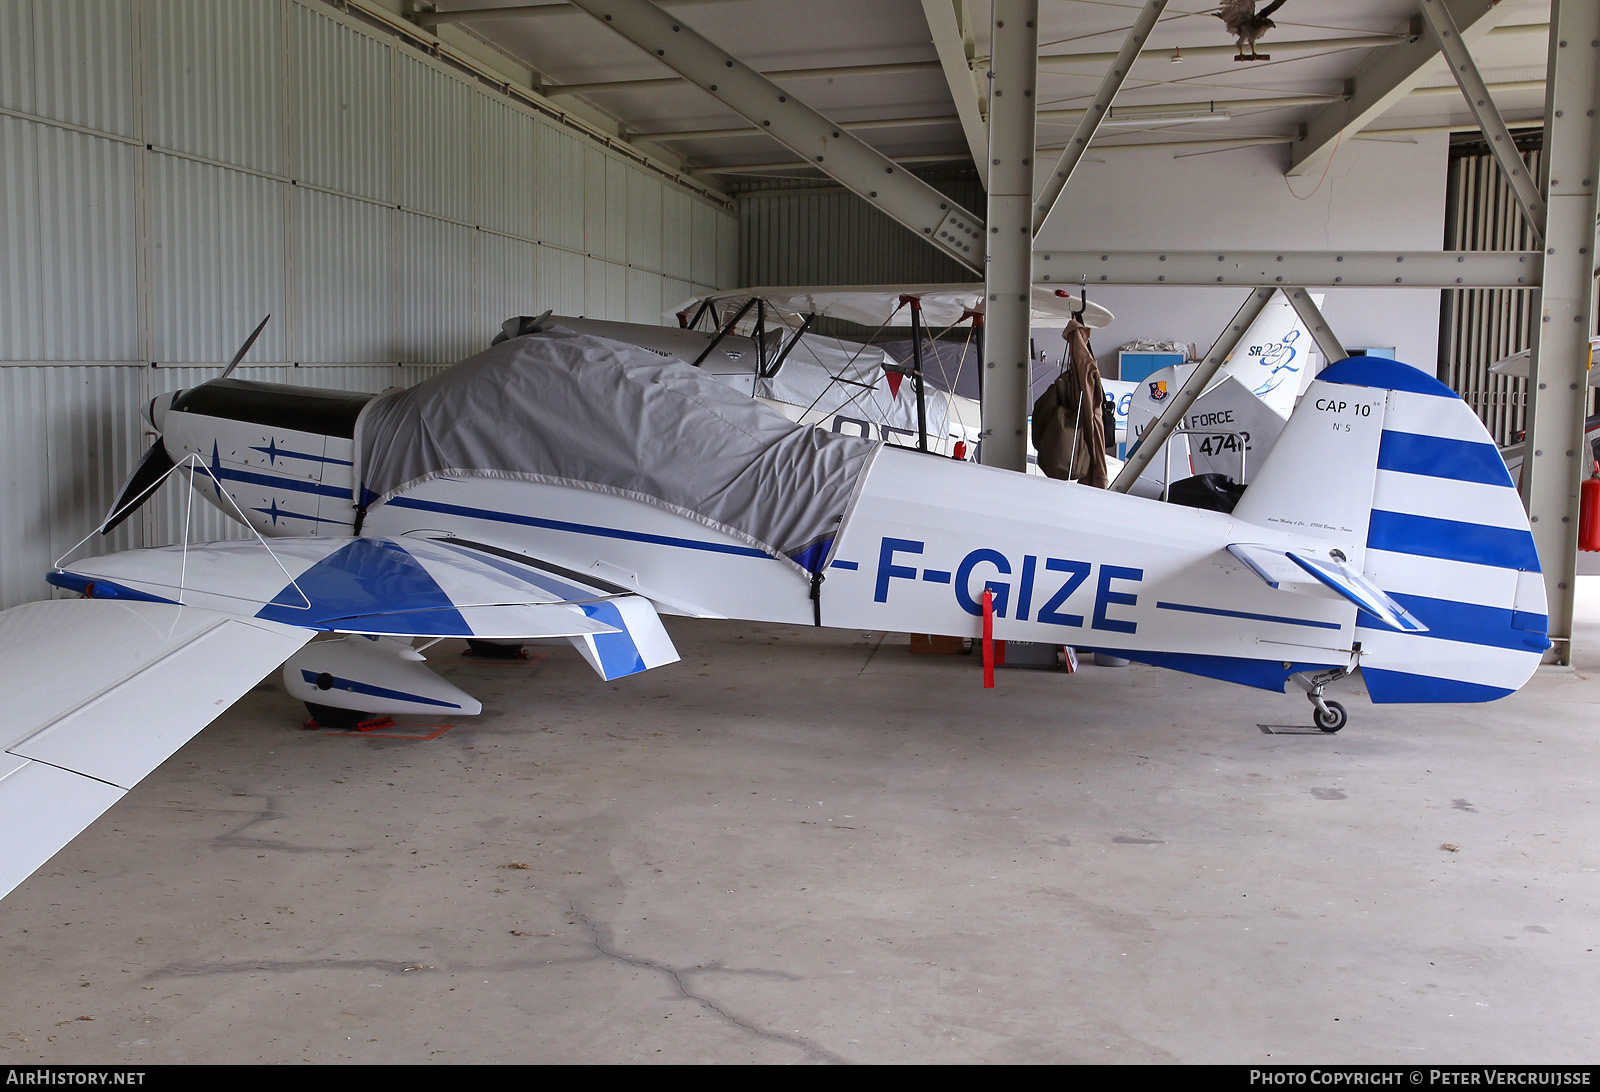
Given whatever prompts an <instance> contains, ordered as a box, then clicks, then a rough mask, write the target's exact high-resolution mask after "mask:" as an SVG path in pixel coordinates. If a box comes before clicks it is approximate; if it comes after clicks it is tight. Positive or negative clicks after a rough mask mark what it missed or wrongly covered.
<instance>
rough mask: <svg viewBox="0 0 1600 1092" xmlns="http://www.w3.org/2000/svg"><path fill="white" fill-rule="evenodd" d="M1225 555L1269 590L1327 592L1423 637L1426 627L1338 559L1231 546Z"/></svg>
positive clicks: (1248, 545) (1392, 626)
mask: <svg viewBox="0 0 1600 1092" xmlns="http://www.w3.org/2000/svg"><path fill="white" fill-rule="evenodd" d="M1228 552H1229V553H1230V554H1232V555H1233V556H1234V557H1236V558H1238V559H1239V560H1240V561H1242V562H1244V564H1245V566H1246V567H1247V568H1248V569H1249V570H1250V571H1251V572H1253V573H1255V574H1256V575H1257V576H1258V577H1260V578H1261V580H1262V581H1263V582H1264V583H1265V584H1266V585H1267V586H1268V587H1270V588H1275V589H1277V590H1279V591H1285V592H1299V593H1301V594H1305V593H1307V592H1314V591H1316V590H1318V589H1319V588H1327V589H1329V590H1331V591H1333V592H1334V593H1335V594H1337V595H1339V596H1341V597H1342V598H1344V599H1348V600H1349V601H1350V602H1352V603H1354V604H1355V605H1356V606H1357V607H1358V608H1360V609H1361V610H1363V611H1365V612H1366V613H1367V614H1370V615H1371V616H1372V617H1373V618H1375V619H1376V620H1377V621H1378V623H1379V624H1380V625H1383V626H1387V627H1388V628H1389V629H1393V630H1398V631H1400V632H1402V633H1426V632H1427V631H1428V627H1427V626H1425V625H1423V624H1422V623H1421V622H1419V621H1417V619H1416V618H1415V617H1414V616H1413V615H1412V614H1411V613H1410V612H1409V611H1407V610H1406V609H1405V607H1403V606H1401V605H1400V604H1399V603H1397V602H1395V600H1394V599H1393V598H1391V597H1390V596H1389V595H1388V594H1386V593H1385V592H1384V591H1383V589H1382V588H1379V587H1378V586H1377V585H1376V584H1374V583H1373V582H1372V581H1370V580H1368V579H1367V578H1366V576H1365V575H1363V574H1362V573H1361V572H1360V571H1358V570H1357V569H1355V568H1352V567H1351V566H1350V565H1347V564H1346V563H1345V562H1344V561H1343V560H1342V559H1340V558H1338V557H1334V556H1332V555H1331V554H1330V553H1329V552H1328V551H1324V550H1320V549H1312V548H1309V547H1308V548H1305V549H1298V550H1282V549H1278V548H1276V547H1273V546H1262V545H1257V544H1254V543H1244V542H1235V543H1232V544H1230V545H1229V546H1228Z"/></svg>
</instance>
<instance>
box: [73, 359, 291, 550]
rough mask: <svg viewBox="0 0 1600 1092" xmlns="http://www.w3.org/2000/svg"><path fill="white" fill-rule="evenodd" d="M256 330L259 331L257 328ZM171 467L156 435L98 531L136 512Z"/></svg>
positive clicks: (108, 530)
mask: <svg viewBox="0 0 1600 1092" xmlns="http://www.w3.org/2000/svg"><path fill="white" fill-rule="evenodd" d="M256 332H257V333H260V332H261V331H260V330H259V329H258V330H257V331H256ZM247 348H248V346H247ZM172 467H173V462H172V456H170V455H168V454H167V448H166V445H165V444H163V443H162V442H161V437H159V436H158V437H156V442H155V443H153V444H151V445H150V450H149V451H146V452H145V453H144V458H143V459H140V460H139V465H138V467H137V468H136V469H135V470H134V472H133V476H132V477H130V478H129V479H128V484H127V485H125V486H123V487H122V495H121V496H119V497H118V498H117V503H116V504H114V505H112V506H111V517H110V518H109V519H108V520H106V525H105V526H104V527H103V528H101V531H100V533H101V534H105V535H109V534H110V533H111V532H112V531H114V530H116V529H117V528H118V527H120V526H121V525H122V521H123V520H125V519H127V518H128V517H129V516H131V515H133V514H134V513H135V512H137V511H138V510H139V507H140V505H142V504H144V502H145V501H146V500H148V499H149V498H150V494H152V493H154V492H155V487H156V485H157V484H158V483H159V482H160V481H161V476H162V475H163V474H165V473H166V472H167V471H169V470H171V469H172Z"/></svg>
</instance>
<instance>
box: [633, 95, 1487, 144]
mask: <svg viewBox="0 0 1600 1092" xmlns="http://www.w3.org/2000/svg"><path fill="white" fill-rule="evenodd" d="M1450 90H1451V91H1452V92H1454V91H1455V88H1453V87H1452V88H1450ZM1344 101H1345V96H1344V95H1274V96H1260V97H1257V98H1250V99H1191V100H1189V101H1187V102H1146V103H1140V104H1138V105H1136V106H1124V107H1120V108H1118V109H1115V110H1112V111H1109V113H1108V115H1107V116H1110V117H1115V118H1142V117H1154V118H1156V119H1157V120H1159V119H1160V117H1161V115H1162V114H1164V113H1167V112H1169V111H1173V110H1194V109H1198V108H1201V107H1212V108H1214V109H1215V110H1216V111H1217V113H1218V114H1219V115H1222V114H1226V113H1227V112H1228V111H1229V110H1246V109H1258V110H1283V109H1289V108H1292V107H1295V106H1321V105H1323V104H1325V103H1330V102H1344ZM1088 113H1090V111H1088V110H1084V109H1079V108H1076V107H1063V108H1060V109H1050V110H1040V111H1038V112H1037V115H1036V116H1037V118H1038V120H1039V121H1075V120H1077V119H1079V118H1082V117H1084V116H1085V115H1086V114H1088ZM959 120H960V118H959V117H957V116H956V115H953V114H923V115H920V116H912V117H898V118H867V119H864V120H861V121H843V122H838V123H837V126H838V128H841V129H850V130H852V131H861V130H868V129H894V128H899V127H900V126H916V125H950V124H953V123H955V122H956V121H959ZM1217 120H1218V121H1226V120H1228V119H1227V118H1225V117H1221V116H1219V117H1218V119H1217ZM759 132H762V130H761V129H760V128H758V127H756V126H749V125H738V126H729V127H723V128H717V129H654V130H635V132H634V135H635V136H642V137H650V138H651V139H653V140H719V139H724V138H728V137H742V136H751V135H753V134H755V133H759Z"/></svg>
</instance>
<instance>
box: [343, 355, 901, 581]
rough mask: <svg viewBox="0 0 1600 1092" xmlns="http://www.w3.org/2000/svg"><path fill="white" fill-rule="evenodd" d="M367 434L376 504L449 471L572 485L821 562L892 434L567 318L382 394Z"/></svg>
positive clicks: (814, 568) (364, 424)
mask: <svg viewBox="0 0 1600 1092" xmlns="http://www.w3.org/2000/svg"><path fill="white" fill-rule="evenodd" d="M356 446H357V450H358V452H359V457H360V459H361V468H360V469H361V474H362V479H363V481H364V482H365V483H366V489H367V492H366V493H365V494H364V495H365V496H367V497H369V498H374V495H376V496H375V498H374V499H372V501H371V505H377V504H382V503H384V502H385V501H387V500H389V499H391V498H393V497H394V496H396V495H398V494H400V493H402V492H404V491H406V490H407V489H411V488H413V487H415V486H417V485H419V484H420V483H422V482H425V481H427V480H429V479H430V478H435V477H439V476H442V475H449V476H451V477H460V476H481V477H495V478H514V479H518V480H523V481H534V482H544V483H551V484H556V485H567V486H573V487H576V488H579V489H592V490H595V491H597V492H602V493H610V494H613V495H616V496H623V497H631V498H633V499H635V500H640V501H644V502H646V503H649V504H653V505H656V506H658V507H661V508H665V509H668V510H669V511H672V512H676V513H678V514H679V515H682V516H686V517H688V518H690V519H693V520H696V521H698V522H700V523H702V524H704V525H706V526H708V527H713V528H716V529H717V530H719V531H722V532H724V533H726V534H729V535H732V536H733V537H734V538H737V539H739V540H741V541H743V542H746V543H749V544H750V545H752V546H755V547H757V548H759V549H762V550H765V551H767V552H768V553H771V554H774V555H776V556H778V557H781V558H784V559H786V560H788V561H789V562H791V563H793V564H794V565H795V566H796V567H797V568H799V569H800V570H801V571H802V572H806V573H817V572H821V571H822V567H823V566H824V565H825V564H826V562H827V558H828V554H829V553H830V551H831V548H832V545H833V539H834V536H835V535H836V534H837V533H838V531H839V529H840V527H841V525H842V523H843V521H844V519H845V517H846V515H847V514H848V512H849V509H850V506H851V504H852V503H853V501H854V499H855V496H856V493H857V491H858V489H859V488H860V484H861V481H862V479H863V478H864V477H865V474H866V470H867V467H868V465H869V463H870V462H871V460H872V457H873V455H874V454H875V453H876V451H877V449H878V447H879V446H880V445H879V444H878V443H877V442H876V441H871V440H866V439H862V438H860V437H855V436H841V435H834V434H829V433H823V432H819V431H818V430H817V429H815V428H812V427H810V426H806V425H797V424H795V423H794V422H792V421H790V420H788V419H787V418H785V417H784V416H783V415H782V414H779V413H777V412H775V411H773V410H771V409H768V408H767V407H766V406H763V405H762V404H761V403H759V402H756V401H754V400H753V399H751V398H747V397H745V396H744V395H742V394H740V393H738V392H737V391H734V390H733V389H731V388H729V387H728V386H726V385H724V384H722V383H719V382H717V381H716V380H715V379H713V378H711V377H710V376H708V375H705V374H703V373H702V372H701V371H700V370H699V369H698V368H694V367H692V366H690V365H688V364H685V363H684V362H683V361H681V360H676V359H667V358H663V357H661V356H659V355H657V354H655V353H653V352H651V351H649V350H648V349H641V348H639V347H638V346H635V345H628V344H625V343H623V342H618V341H610V340H607V339H604V338H598V337H592V336H589V335H586V334H577V333H574V332H572V331H570V330H567V329H564V328H562V327H559V326H558V327H552V328H550V329H547V330H543V331H540V332H538V333H533V334H528V335H525V336H523V337H517V338H513V339H511V340H509V341H506V342H503V343H501V344H500V345H496V346H495V347H493V348H491V349H488V350H486V351H485V352H481V353H479V354H478V355H477V356H473V357H469V358H468V359H466V360H463V361H462V362H461V363H459V364H457V365H455V366H454V367H453V368H450V369H448V370H446V371H444V372H441V373H440V374H439V375H437V376H434V377H433V378H431V379H428V380H426V381H424V382H422V383H419V384H417V385H416V386H414V387H411V388H409V389H408V390H403V391H396V392H394V393H392V394H386V395H382V396H380V397H378V398H376V399H374V400H373V401H372V402H371V403H369V404H368V405H367V407H366V409H364V410H363V411H362V414H361V418H360V420H359V421H358V422H357V425H356ZM371 505H369V507H370V506H371Z"/></svg>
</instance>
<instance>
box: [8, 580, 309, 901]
mask: <svg viewBox="0 0 1600 1092" xmlns="http://www.w3.org/2000/svg"><path fill="white" fill-rule="evenodd" d="M312 635H313V634H312V631H311V630H309V629H303V628H301V627H298V626H289V625H283V624H281V623H278V622H270V621H265V620H261V619H254V618H240V617H238V616H237V615H231V614H221V613H217V612H215V611H209V610H200V609H197V608H194V607H180V606H176V605H171V604H162V603H149V602H117V601H114V600H105V601H98V600H52V601H48V602H43V603H29V604H27V605H25V606H21V607H16V608H14V609H12V610H8V611H5V612H4V613H0V663H3V664H4V665H5V669H4V673H5V678H6V705H5V713H4V717H3V720H0V733H3V735H4V738H5V753H4V754H3V755H0V829H4V830H5V831H6V844H5V850H4V852H3V853H0V895H4V894H6V893H7V892H9V891H10V890H11V889H12V888H14V887H16V886H17V884H19V883H21V882H22V881H23V880H25V879H27V878H28V876H29V874H30V873H32V872H33V870H34V869H36V868H38V867H39V866H40V865H42V864H44V863H45V861H47V860H49V859H50V858H51V857H52V856H53V855H54V854H55V852H56V851H57V850H58V849H60V848H61V847H62V846H64V845H66V844H67V843H68V842H70V841H71V840H72V839H73V838H75V837H77V836H78V833H79V832H80V831H82V830H83V829H84V828H85V827H87V826H88V825H89V824H90V823H92V822H94V820H95V819H96V818H97V817H98V816H99V815H100V813H101V812H103V811H105V810H106V809H107V808H109V807H110V806H111V805H112V804H115V803H116V802H117V801H118V800H120V799H121V798H122V796H123V794H124V793H126V792H127V791H128V790H129V789H131V788H133V786H134V785H136V784H138V782H139V780H140V779H141V778H143V777H144V776H145V775H146V774H148V773H149V772H150V771H151V770H153V769H155V768H156V767H157V766H159V765H161V763H163V762H165V761H166V760H167V758H169V757H170V756H171V755H172V754H173V753H174V752H175V751H177V750H178V748H180V747H182V746H183V745H184V744H185V743H187V742H189V740H190V739H191V738H193V736H194V735H195V733H197V732H198V731H200V729H202V728H204V727H205V726H206V725H207V724H210V723H211V721H212V720H213V719H215V718H216V717H217V715H218V714H220V713H221V712H222V711H223V710H225V709H226V708H227V707H228V706H230V705H232V704H233V703H234V702H235V701H236V700H238V698H239V697H240V696H241V695H243V694H244V693H245V692H246V691H248V690H249V689H250V688H251V687H253V686H255V685H256V683H258V682H260V681H261V677H262V676H263V675H265V674H267V673H268V672H270V671H271V670H272V669H273V668H275V667H277V666H278V665H279V664H280V663H282V662H283V661H284V660H285V659H287V658H288V657H289V656H290V655H291V654H292V653H293V652H294V651H295V650H296V649H298V648H300V646H301V645H303V644H305V643H306V642H307V641H308V640H310V639H311V637H312Z"/></svg>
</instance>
